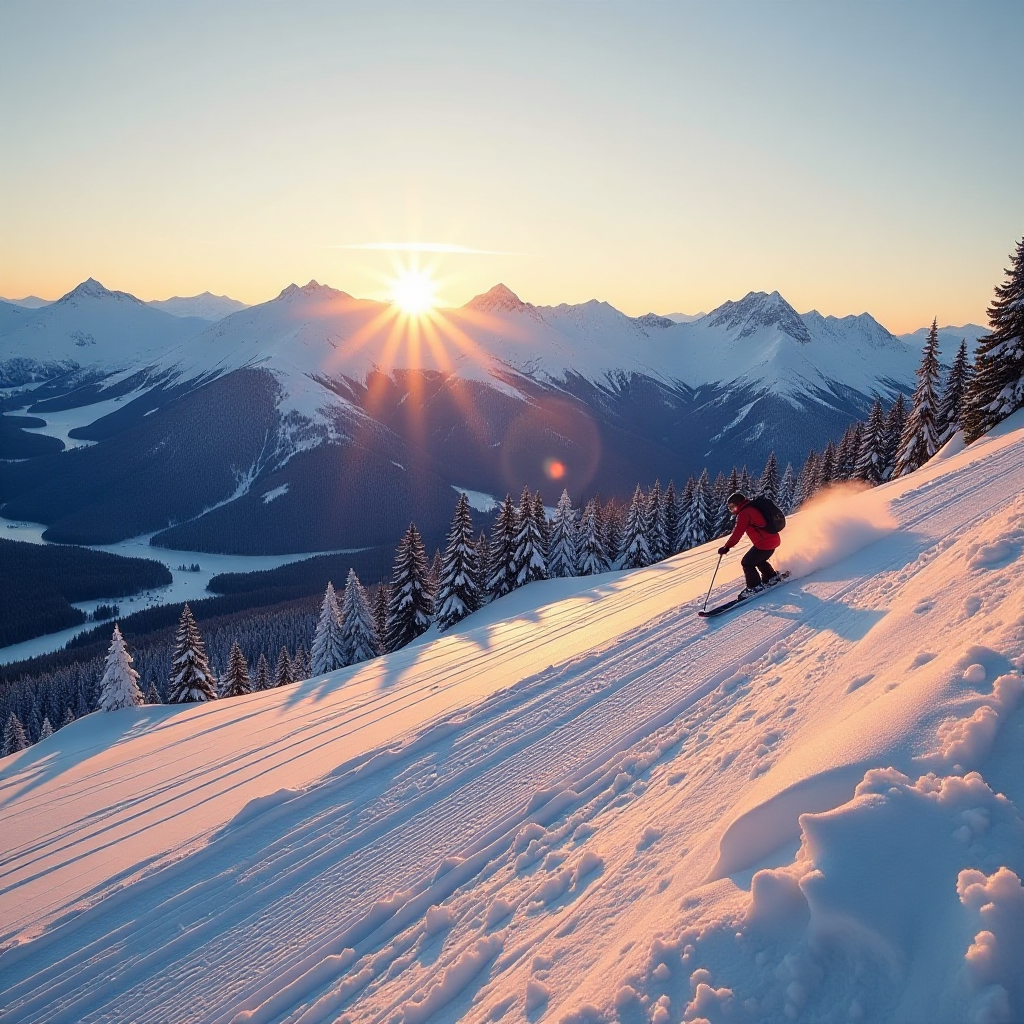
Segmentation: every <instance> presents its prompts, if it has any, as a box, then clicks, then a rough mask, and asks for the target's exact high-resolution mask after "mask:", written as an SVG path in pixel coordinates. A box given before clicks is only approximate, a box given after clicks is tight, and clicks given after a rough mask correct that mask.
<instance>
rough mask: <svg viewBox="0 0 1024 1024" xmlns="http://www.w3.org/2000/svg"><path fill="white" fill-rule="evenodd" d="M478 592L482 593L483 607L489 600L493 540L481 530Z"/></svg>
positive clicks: (477, 557)
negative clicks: (488, 589) (488, 584)
mask: <svg viewBox="0 0 1024 1024" xmlns="http://www.w3.org/2000/svg"><path fill="white" fill-rule="evenodd" d="M475 547H476V592H477V593H478V594H479V595H480V607H481V608H482V607H483V606H484V605H485V604H486V603H487V602H488V601H489V600H490V596H491V595H490V594H489V593H488V592H487V581H488V580H489V579H490V578H491V542H490V541H489V540H488V539H487V534H486V532H485V531H483V530H481V531H480V536H479V537H477V539H476V545H475Z"/></svg>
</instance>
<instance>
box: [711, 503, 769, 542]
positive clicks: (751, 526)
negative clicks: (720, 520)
mask: <svg viewBox="0 0 1024 1024" xmlns="http://www.w3.org/2000/svg"><path fill="white" fill-rule="evenodd" d="M767 526H768V524H767V523H766V522H765V518H764V516H763V515H761V513H760V512H758V511H757V509H756V508H754V506H753V505H751V504H750V502H749V501H748V502H747V503H746V504H745V505H741V506H740V510H739V512H737V513H736V526H735V527H734V528H733V531H732V535H731V536H730V537H729V539H728V540H727V541H726V542H725V546H726V547H727V548H734V547H735V546H736V545H737V544H738V543H739V542H740V538H741V537H742V536H743V534H746V535H747V536H748V537H749V538H750V540H751V543H753V545H754V547H755V548H760V549H761V550H762V551H774V550H775V549H776V548H777V547H778V546H779V545H780V544H781V543H782V538H781V537H780V536H779V535H778V534H777V533H769V531H768V529H767Z"/></svg>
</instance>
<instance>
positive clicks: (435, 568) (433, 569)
mask: <svg viewBox="0 0 1024 1024" xmlns="http://www.w3.org/2000/svg"><path fill="white" fill-rule="evenodd" d="M443 566H444V558H443V556H442V555H441V549H440V548H435V549H434V557H433V558H432V559H431V561H430V569H429V571H428V572H427V592H428V593H429V594H430V600H431V601H433V602H434V604H435V605H436V604H437V588H438V587H440V586H441V570H442V568H443Z"/></svg>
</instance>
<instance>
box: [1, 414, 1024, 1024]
mask: <svg viewBox="0 0 1024 1024" xmlns="http://www.w3.org/2000/svg"><path fill="white" fill-rule="evenodd" d="M1022 479H1024V414H1018V415H1017V417H1015V418H1014V421H1012V422H1008V423H1007V424H1005V425H1004V427H1003V429H1001V430H1000V431H999V432H998V433H997V435H996V436H991V437H989V438H986V439H983V440H982V441H980V442H978V443H976V444H975V445H972V446H971V447H970V448H967V449H964V450H961V451H959V452H953V453H946V457H944V458H942V459H940V460H937V461H936V462H935V463H934V464H932V465H929V466H928V467H926V468H925V469H924V470H922V471H920V472H918V473H916V474H913V475H912V476H911V477H909V478H906V479H904V480H901V481H897V482H895V483H892V484H889V485H886V486H884V487H882V488H879V489H877V490H874V491H869V492H864V493H861V494H853V493H850V492H848V491H844V492H841V493H838V494H836V495H834V496H833V497H832V498H831V499H829V500H827V501H825V502H823V503H819V504H818V505H817V506H816V507H813V508H811V509H809V510H807V511H805V512H801V513H800V514H799V515H797V516H795V517H793V519H792V521H791V525H790V526H789V527H788V528H787V531H786V534H785V547H784V549H783V556H782V557H781V558H780V559H779V562H780V564H782V565H783V566H786V565H787V564H788V565H789V566H790V567H791V568H796V567H798V566H799V570H800V572H801V573H802V574H803V575H801V576H800V578H797V579H794V580H792V581H791V582H790V583H789V584H787V585H786V586H785V587H784V588H782V589H781V590H779V591H773V592H771V593H769V594H767V595H765V596H764V597H762V598H760V599H758V601H757V602H756V603H754V604H751V605H750V606H748V607H747V608H745V609H744V610H743V611H742V612H741V613H740V614H736V615H733V616H731V617H724V618H722V619H718V620H712V621H710V622H708V621H704V620H701V619H699V618H697V616H696V615H695V610H696V608H697V607H698V606H699V604H700V602H702V601H703V597H704V590H705V588H706V586H707V583H708V579H709V576H710V571H711V567H712V566H713V564H714V562H715V561H716V560H717V556H716V555H715V553H714V550H713V548H703V549H698V550H695V551H691V552H687V553H685V554H683V555H680V556H677V557H676V558H674V559H671V560H669V561H667V562H663V563H660V564H658V565H655V566H652V567H651V568H649V569H644V570H639V571H635V572H622V573H615V574H609V575H607V576H604V577H601V578H599V579H597V580H589V581H588V580H578V579H576V580H553V581H546V582H544V583H537V584H531V585H530V586H529V587H527V588H524V589H523V590H521V591H518V592H516V593H515V594H513V595H511V596H510V597H508V598H506V599H504V600H502V601H500V602H497V603H495V604H493V605H491V606H489V607H488V608H486V609H485V610H484V611H483V612H482V613H479V614H478V615H475V616H473V617H471V618H470V619H468V620H466V621H465V622H464V623H463V624H461V627H459V628H456V629H455V630H453V631H452V632H451V633H450V634H446V635H444V636H441V637H438V636H437V635H436V634H434V633H431V634H429V635H428V636H426V637H424V638H423V639H422V640H421V641H420V642H418V643H417V644H415V645H413V646H412V647H410V648H407V649H405V650H403V651H400V652H398V653H397V654H395V655H391V656H389V657H386V658H382V659H378V660H375V661H373V662H370V663H366V664H364V665H362V666H358V667H356V668H352V669H345V670H342V671H339V672H335V673H332V674H331V675H328V676H326V677H319V678H314V679H311V680H308V681H306V682H304V683H300V684H296V685H294V686H290V687H287V688H283V689H280V690H274V691H269V692H264V693H257V694H253V695H250V696H247V697H241V698H236V699H233V700H223V701H217V702H213V703H210V704H207V705H200V706H192V707H184V708H178V707H176V708H167V707H142V708H135V709H126V710H123V711H118V712H114V713H110V714H100V713H97V714H93V715H90V716H88V717H87V718H85V719H82V720H80V721H78V722H76V723H74V724H72V725H71V726H68V727H66V728H65V729H62V730H61V731H59V732H58V733H57V734H55V735H54V736H53V737H51V738H49V739H47V740H45V741H43V742H41V743H40V744H38V745H36V746H35V747H32V748H30V749H28V750H26V751H24V752H22V753H20V754H17V755H14V756H13V757H11V758H9V759H7V760H5V761H4V762H2V767H0V808H2V811H0V813H2V819H3V828H4V835H5V841H6V856H5V859H4V864H3V867H2V868H0V922H2V925H0V928H2V936H0V941H3V943H4V944H5V945H6V946H7V947H8V948H7V949H6V951H5V952H4V953H3V954H2V955H0V1004H2V1005H3V1006H4V1007H5V1013H4V1017H3V1019H4V1020H5V1021H36V1020H48V1021H49V1020H63V1021H82V1022H85V1021H100V1020H104V1021H106V1020H125V1021H133V1022H143V1021H153V1022H157V1021H167V1020H183V1021H184V1020H188V1021H224V1022H227V1021H238V1022H241V1021H248V1022H271V1021H290V1022H300V1021H301V1022H302V1024H313V1022H324V1024H326V1022H334V1021H350V1022H356V1021H359V1022H364V1021H366V1022H369V1021H395V1022H398V1021H402V1022H404V1024H412V1022H417V1021H426V1020H430V1021H438V1022H440V1021H453V1020H466V1021H499V1020H501V1021H524V1020H525V1021H530V1022H534V1021H537V1020H545V1021H546V1020H551V1021H560V1022H566V1024H568V1022H571V1021H579V1022H583V1021H599V1020H600V1021H611V1020H621V1021H623V1022H637V1024H639V1022H640V1021H650V1022H652V1024H665V1022H675V1021H681V1020H687V1021H695V1020H700V1019H704V1020H707V1021H712V1022H724V1021H751V1022H753V1021H778V1022H782V1021H792V1020H797V1021H799V1020H805V1021H812V1020H814V1021H817V1020H836V1021H859V1020H862V1021H904V1022H920V1021H929V1022H937V1024H943V1022H948V1024H960V1022H965V1021H977V1022H982V1021H1003V1022H1013V1021H1019V1020H1021V1019H1022V1016H1024V989H1022V981H1021V974H1020V971H1019V964H1020V963H1021V962H1022V961H1024V927H1022V922H1024V889H1022V888H1021V883H1020V879H1021V877H1022V876H1024V821H1022V819H1021V808H1022V807H1024V767H1022V764H1021V759H1020V749H1021V743H1022V742H1024V711H1022V703H1021V700H1020V695H1021V671H1020V670H1021V668H1022V667H1024V660H1022V659H1024V601H1022V597H1024V558H1022V557H1021V556H1022V551H1024V500H1022V499H1021V497H1020V490H1021V487H1020V481H1021V480H1022ZM801 560H802V561H801ZM737 569H738V565H737V561H736V559H735V558H730V559H727V560H726V562H725V564H724V570H725V571H724V573H723V575H722V577H721V578H720V580H719V584H718V586H717V587H716V594H718V595H721V594H724V593H727V592H729V591H731V590H733V589H734V588H736V587H737V586H738V583H737Z"/></svg>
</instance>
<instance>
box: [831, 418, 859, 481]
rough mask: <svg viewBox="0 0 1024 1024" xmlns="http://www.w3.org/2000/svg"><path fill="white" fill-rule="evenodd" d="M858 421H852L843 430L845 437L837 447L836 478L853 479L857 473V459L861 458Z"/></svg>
mask: <svg viewBox="0 0 1024 1024" xmlns="http://www.w3.org/2000/svg"><path fill="white" fill-rule="evenodd" d="M858 426H859V423H858V421H856V420H855V421H854V422H853V423H851V424H850V425H849V426H848V427H847V428H846V430H844V431H843V439H842V440H841V441H840V442H839V447H838V448H836V467H835V478H836V479H837V480H853V479H854V478H855V477H856V475H857V460H858V458H860V437H859V435H858V433H857V428H858Z"/></svg>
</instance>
